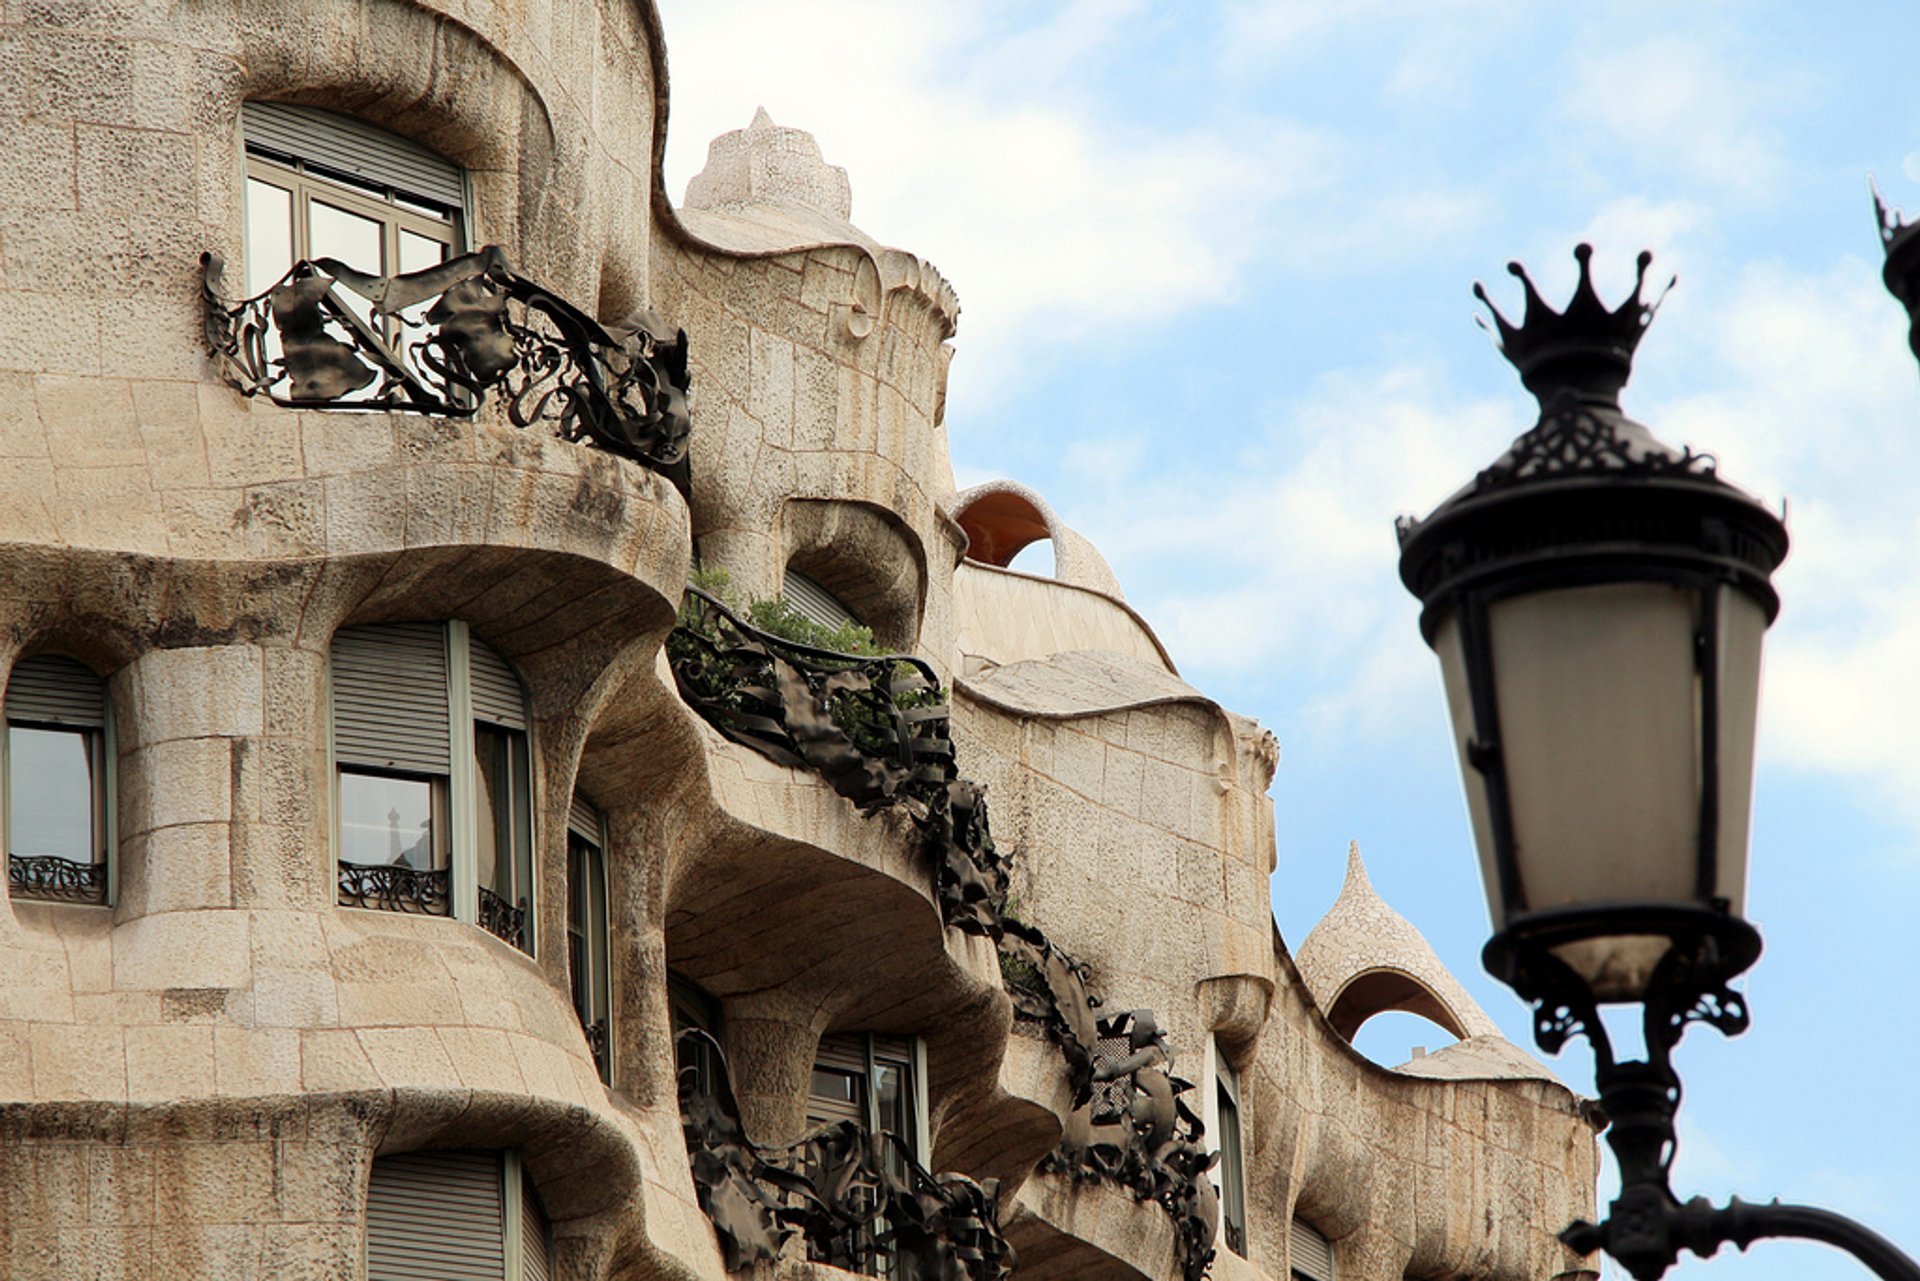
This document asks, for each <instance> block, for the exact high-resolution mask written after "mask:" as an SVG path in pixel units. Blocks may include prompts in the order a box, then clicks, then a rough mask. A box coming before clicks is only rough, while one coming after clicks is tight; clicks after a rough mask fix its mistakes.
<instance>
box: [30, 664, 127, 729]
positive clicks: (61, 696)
mask: <svg viewBox="0 0 1920 1281" xmlns="http://www.w3.org/2000/svg"><path fill="white" fill-rule="evenodd" d="M7 719H8V720H12V721H42V722H45V723H47V724H52V725H78V726H86V727H89V728H93V729H98V728H100V727H101V726H103V725H105V724H106V723H107V687H106V683H105V682H104V681H102V680H101V679H100V678H99V677H98V676H96V675H94V673H93V669H92V668H90V667H88V666H87V665H86V664H84V663H81V662H77V661H75V660H74V659H71V658H68V657H66V656H65V655H64V654H40V655H36V656H35V657H33V658H23V659H21V660H20V661H19V662H17V663H15V664H14V665H13V673H12V675H11V676H9V677H8V679H7Z"/></svg>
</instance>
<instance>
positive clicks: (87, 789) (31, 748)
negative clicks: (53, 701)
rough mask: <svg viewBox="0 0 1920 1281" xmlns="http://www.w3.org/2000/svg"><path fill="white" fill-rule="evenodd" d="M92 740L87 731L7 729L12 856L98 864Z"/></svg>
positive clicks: (17, 727)
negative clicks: (38, 856) (50, 857)
mask: <svg viewBox="0 0 1920 1281" xmlns="http://www.w3.org/2000/svg"><path fill="white" fill-rule="evenodd" d="M91 737H92V736H91V735H90V734H89V733H87V732H86V731H84V730H60V729H29V728H27V727H26V726H23V725H11V726H8V727H7V752H8V766H9V771H10V777H9V778H8V780H7V789H8V790H7V799H8V801H9V802H10V808H11V813H10V815H9V820H10V833H9V834H10V836H11V838H12V840H11V846H10V848H9V849H8V853H10V854H16V855H19V856H20V857H22V858H31V857H34V856H36V855H46V854H52V855H56V856H58V857H60V858H64V859H69V860H71V861H72V862H75V863H91V862H93V861H94V859H95V856H96V850H97V848H98V843H97V842H96V841H95V840H94V834H93V811H94V806H93V798H94V779H93V747H92V744H91V743H90V742H89V741H88V740H89V739H90V738H91Z"/></svg>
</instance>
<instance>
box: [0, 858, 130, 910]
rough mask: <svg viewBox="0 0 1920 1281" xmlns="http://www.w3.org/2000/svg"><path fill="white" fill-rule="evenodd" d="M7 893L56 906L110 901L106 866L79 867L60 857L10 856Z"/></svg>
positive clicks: (82, 865)
mask: <svg viewBox="0 0 1920 1281" xmlns="http://www.w3.org/2000/svg"><path fill="white" fill-rule="evenodd" d="M7 892H8V893H9V894H10V895H12V897H14V898H36V899H46V900H48V901H49V902H54V903H104V902H106V901H107V865H106V864H105V863H77V862H75V861H74V860H72V859H70V858H61V857H60V856H59V855H57V854H28V855H20V854H10V855H8V856H7Z"/></svg>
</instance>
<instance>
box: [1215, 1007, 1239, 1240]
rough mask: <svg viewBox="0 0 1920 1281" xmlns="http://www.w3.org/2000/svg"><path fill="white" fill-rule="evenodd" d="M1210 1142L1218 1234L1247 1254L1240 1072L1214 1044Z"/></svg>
mask: <svg viewBox="0 0 1920 1281" xmlns="http://www.w3.org/2000/svg"><path fill="white" fill-rule="evenodd" d="M1213 1082H1214V1117H1215V1122H1216V1124H1215V1128H1214V1143H1215V1150H1216V1151H1218V1152H1219V1153H1220V1160H1219V1162H1218V1164H1217V1165H1216V1166H1215V1167H1214V1168H1215V1170H1217V1171H1218V1174H1219V1179H1218V1182H1219V1189H1218V1190H1219V1193H1220V1236H1221V1240H1223V1241H1225V1242H1226V1245H1227V1248H1228V1249H1229V1250H1232V1251H1233V1252H1234V1253H1235V1254H1237V1255H1239V1256H1240V1257H1241V1258H1243V1259H1244V1258H1246V1257H1247V1175H1246V1129H1245V1126H1244V1120H1245V1116H1244V1114H1243V1113H1242V1111H1241V1108H1240V1074H1239V1073H1238V1072H1236V1071H1234V1068H1233V1065H1232V1064H1231V1063H1229V1062H1227V1060H1226V1057H1225V1056H1224V1055H1222V1054H1221V1053H1220V1051H1219V1046H1218V1045H1217V1044H1216V1045H1215V1047H1214V1077H1213Z"/></svg>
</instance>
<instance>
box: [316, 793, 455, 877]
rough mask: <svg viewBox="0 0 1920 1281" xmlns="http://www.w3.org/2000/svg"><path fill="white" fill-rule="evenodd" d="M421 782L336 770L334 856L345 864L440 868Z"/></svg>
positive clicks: (430, 797)
mask: <svg viewBox="0 0 1920 1281" xmlns="http://www.w3.org/2000/svg"><path fill="white" fill-rule="evenodd" d="M434 802H435V797H434V786H433V784H432V783H431V782H429V781H428V780H426V779H419V778H394V777H390V776H386V775H380V774H360V773H355V772H353V771H351V770H344V769H343V770H341V771H340V857H341V858H342V859H344V860H345V861H346V862H349V863H400V864H404V865H405V866H407V867H411V868H416V869H419V870H422V871H424V870H427V869H430V868H437V867H444V866H445V865H446V861H445V860H444V859H443V858H441V856H440V849H439V844H440V842H439V841H438V839H437V837H438V835H439V833H438V830H437V829H438V827H439V824H437V823H436V822H435V821H434V817H435V816H434V810H435V808H436V806H435V803H434Z"/></svg>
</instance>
